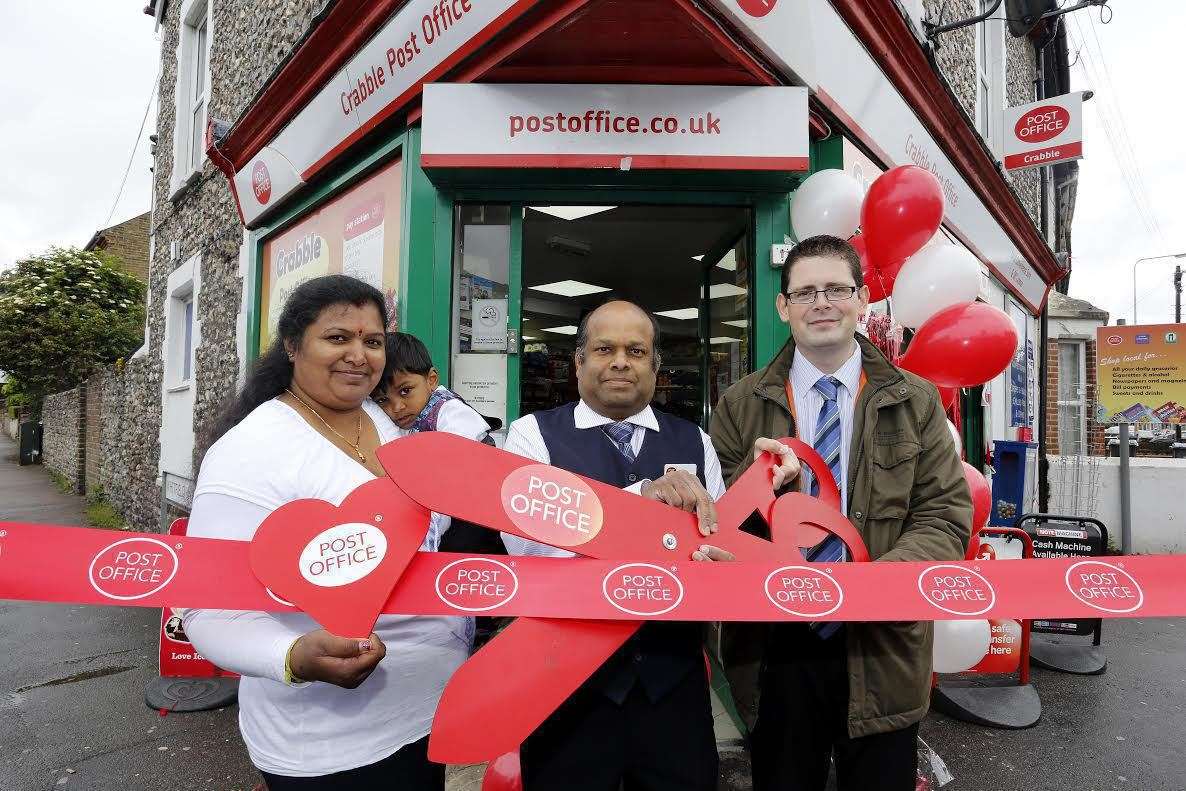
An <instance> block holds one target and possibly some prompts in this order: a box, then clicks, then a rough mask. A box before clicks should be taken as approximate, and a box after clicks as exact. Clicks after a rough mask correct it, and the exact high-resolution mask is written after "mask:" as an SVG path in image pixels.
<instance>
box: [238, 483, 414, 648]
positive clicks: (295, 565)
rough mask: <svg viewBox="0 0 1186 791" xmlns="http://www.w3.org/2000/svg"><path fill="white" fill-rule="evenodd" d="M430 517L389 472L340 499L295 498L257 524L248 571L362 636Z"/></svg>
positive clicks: (328, 624)
mask: <svg viewBox="0 0 1186 791" xmlns="http://www.w3.org/2000/svg"><path fill="white" fill-rule="evenodd" d="M430 518H431V514H430V513H429V511H428V510H427V509H426V508H424V507H422V506H420V505H418V504H416V503H414V502H412V500H410V499H409V498H408V497H407V495H405V494H404V493H403V492H402V491H400V489H399V487H397V486H396V485H395V484H394V483H393V482H392V480H391V479H390V478H376V479H375V480H373V481H368V482H367V483H365V484H363V485H362V486H359V487H358V488H357V489H355V490H354V491H353V492H351V493H350V496H349V497H347V498H346V499H345V500H343V501H342V504H341V505H339V506H334V505H331V504H330V503H327V502H325V501H324V500H311V499H310V500H295V501H293V502H291V503H287V504H285V505H283V506H281V507H280V508H277V509H276V510H275V511H273V512H272V513H271V515H270V516H268V518H267V519H265V520H264V523H263V524H262V525H260V526H259V530H257V531H256V533H255V538H253V539H252V541H251V550H250V553H249V554H250V558H251V570H252V571H253V572H255V576H256V577H257V578H258V579H259V581H260V582H262V583H263V584H264V585H266V586H268V588H269V589H270V590H271V591H272V592H273V593H274V594H276V595H278V596H282V597H283V598H285V599H287V600H288V601H290V602H292V603H293V604H295V605H296V606H297V607H299V608H301V609H302V610H304V611H305V612H306V613H308V614H309V616H310V617H311V618H313V620H315V621H317V622H318V623H319V624H321V625H322V626H323V627H324V628H325V629H326V630H327V631H329V632H331V633H333V634H336V635H339V636H342V637H365V636H367V635H369V634H370V633H371V630H372V629H373V628H374V626H375V621H376V619H378V617H379V613H380V612H381V611H382V609H383V603H384V602H386V601H387V597H388V595H390V594H391V590H392V588H394V587H395V583H396V581H397V580H399V578H400V575H401V574H403V572H404V569H405V568H406V567H407V565H408V563H409V562H411V560H412V558H413V557H414V556H415V554H416V552H417V550H419V549H420V545H421V543H423V541H424V536H425V534H426V533H427V532H428V525H429V519H430Z"/></svg>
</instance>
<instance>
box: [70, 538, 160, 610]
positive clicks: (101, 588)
mask: <svg viewBox="0 0 1186 791" xmlns="http://www.w3.org/2000/svg"><path fill="white" fill-rule="evenodd" d="M180 565H181V564H180V562H179V561H178V559H177V553H176V552H174V551H173V548H172V547H171V546H169V545H168V544H166V543H165V542H164V541H159V540H157V539H155V538H125V539H123V540H122V541H116V542H115V543H114V544H110V545H109V546H107V547H105V548H104V549H101V550H100V551H99V553H98V554H96V555H95V557H94V558H93V559H92V560H91V565H90V568H89V570H88V572H87V576H88V578H89V580H90V583H91V587H93V588H94V589H95V590H97V591H98V592H99V593H100V594H102V595H103V596H106V597H107V598H109V599H117V600H119V601H132V600H134V599H143V598H144V597H146V596H151V595H152V594H154V593H156V592H158V591H160V590H161V589H162V588H164V587H165V586H166V585H168V584H169V583H170V582H172V580H173V577H174V576H176V574H177V569H178V567H179V566H180Z"/></svg>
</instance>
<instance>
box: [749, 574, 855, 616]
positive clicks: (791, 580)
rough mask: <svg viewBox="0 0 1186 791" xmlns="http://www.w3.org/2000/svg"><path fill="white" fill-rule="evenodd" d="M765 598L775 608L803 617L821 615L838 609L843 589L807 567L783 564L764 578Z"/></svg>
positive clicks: (830, 578)
mask: <svg viewBox="0 0 1186 791" xmlns="http://www.w3.org/2000/svg"><path fill="white" fill-rule="evenodd" d="M765 589H766V598H767V599H769V600H770V603H771V604H773V605H774V606H775V607H777V608H778V609H780V610H782V611H783V612H789V613H790V614H791V615H798V616H801V617H804V618H822V617H824V616H825V615H831V614H832V613H834V612H836V611H837V610H839V609H840V605H841V604H843V603H844V589H843V588H841V587H840V584H839V583H838V582H836V580H834V579H832V577H831V576H830V575H828V574H825V573H824V572H822V571H820V570H819V569H813V568H809V567H807V566H783V567H782V568H780V569H775V570H774V571H772V572H770V574H769V576H767V577H766V583H765Z"/></svg>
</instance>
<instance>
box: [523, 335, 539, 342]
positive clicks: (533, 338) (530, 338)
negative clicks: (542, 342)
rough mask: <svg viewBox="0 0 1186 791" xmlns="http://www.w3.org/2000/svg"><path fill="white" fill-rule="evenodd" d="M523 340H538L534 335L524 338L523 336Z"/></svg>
mask: <svg viewBox="0 0 1186 791" xmlns="http://www.w3.org/2000/svg"><path fill="white" fill-rule="evenodd" d="M523 340H525V341H538V340H539V338H537V337H535V336H534V335H524V336H523Z"/></svg>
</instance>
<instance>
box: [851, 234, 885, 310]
mask: <svg viewBox="0 0 1186 791" xmlns="http://www.w3.org/2000/svg"><path fill="white" fill-rule="evenodd" d="M848 243H849V244H851V245H852V246H853V249H854V250H856V251H857V255H859V256H860V257H861V277H862V279H863V280H864V281H865V285H866V286H868V287H869V301H870V302H880V301H881V300H883V299H885V298H886V297H888V296H889V295H890V292H892V291H893V290H894V278H892V277H891V278H888V279H887V278H885V277H883V276H882V275H881V273H880V272H878V271H877V270H876V269H874V268H873V265H872V264H870V263H869V251H868V250H866V249H865V237H864V235H862V234H857V235H856V236H854V237H852V238H851V239H849V240H848ZM895 274H896V273H895Z"/></svg>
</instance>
